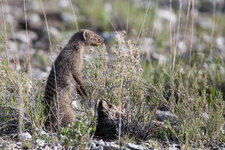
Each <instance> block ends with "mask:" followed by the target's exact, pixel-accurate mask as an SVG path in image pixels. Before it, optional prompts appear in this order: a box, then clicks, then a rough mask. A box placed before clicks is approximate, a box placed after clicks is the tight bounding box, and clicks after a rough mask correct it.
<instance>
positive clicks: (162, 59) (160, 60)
mask: <svg viewBox="0 0 225 150" xmlns="http://www.w3.org/2000/svg"><path fill="white" fill-rule="evenodd" d="M152 57H153V59H156V60H158V64H159V65H163V64H165V63H166V62H167V57H166V56H164V55H162V54H157V53H153V54H152Z"/></svg>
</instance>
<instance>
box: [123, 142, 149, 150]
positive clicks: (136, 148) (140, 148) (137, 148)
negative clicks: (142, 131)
mask: <svg viewBox="0 0 225 150" xmlns="http://www.w3.org/2000/svg"><path fill="white" fill-rule="evenodd" d="M125 147H127V148H129V149H131V150H147V148H145V147H143V146H141V145H136V144H132V143H126V144H125Z"/></svg>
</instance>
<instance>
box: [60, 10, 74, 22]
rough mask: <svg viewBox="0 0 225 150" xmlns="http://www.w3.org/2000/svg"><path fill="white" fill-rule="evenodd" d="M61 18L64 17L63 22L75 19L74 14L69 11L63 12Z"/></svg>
mask: <svg viewBox="0 0 225 150" xmlns="http://www.w3.org/2000/svg"><path fill="white" fill-rule="evenodd" d="M61 18H62V20H63V22H65V23H71V22H73V21H75V20H74V19H75V18H74V16H73V14H71V13H68V12H64V13H62V15H61Z"/></svg>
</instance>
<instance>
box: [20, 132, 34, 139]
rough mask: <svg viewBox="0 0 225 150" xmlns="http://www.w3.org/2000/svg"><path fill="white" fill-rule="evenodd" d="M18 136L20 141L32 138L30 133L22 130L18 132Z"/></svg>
mask: <svg viewBox="0 0 225 150" xmlns="http://www.w3.org/2000/svg"><path fill="white" fill-rule="evenodd" d="M18 138H19V140H21V141H26V140H30V139H31V138H32V136H31V135H30V133H28V132H24V133H21V134H19V135H18Z"/></svg>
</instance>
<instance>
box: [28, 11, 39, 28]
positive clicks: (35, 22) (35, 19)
mask: <svg viewBox="0 0 225 150" xmlns="http://www.w3.org/2000/svg"><path fill="white" fill-rule="evenodd" d="M27 21H28V24H29V26H30V27H31V28H34V29H39V28H41V27H42V20H41V17H40V16H39V15H38V14H32V15H30V16H28V18H27Z"/></svg>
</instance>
